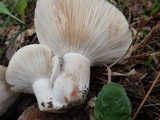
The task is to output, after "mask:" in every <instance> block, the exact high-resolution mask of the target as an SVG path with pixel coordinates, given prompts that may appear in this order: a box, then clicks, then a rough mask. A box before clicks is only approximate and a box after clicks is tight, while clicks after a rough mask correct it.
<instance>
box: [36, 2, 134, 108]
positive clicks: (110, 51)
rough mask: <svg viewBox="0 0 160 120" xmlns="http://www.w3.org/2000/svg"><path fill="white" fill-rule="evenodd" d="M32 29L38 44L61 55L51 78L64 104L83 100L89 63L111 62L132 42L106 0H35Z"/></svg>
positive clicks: (124, 24) (122, 18)
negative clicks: (59, 65)
mask: <svg viewBox="0 0 160 120" xmlns="http://www.w3.org/2000/svg"><path fill="white" fill-rule="evenodd" d="M35 28H36V33H37V36H38V39H39V42H40V44H44V45H47V46H49V47H50V48H51V49H52V50H53V52H54V54H56V55H58V56H59V57H60V58H62V69H61V71H60V74H59V75H58V77H54V78H51V81H52V84H53V85H54V87H53V93H54V96H55V98H56V99H57V100H58V101H60V103H63V104H65V105H66V106H65V107H72V106H74V105H78V104H81V103H83V102H84V101H85V99H86V97H87V93H88V91H89V82H90V67H91V66H95V65H100V64H111V63H113V62H115V61H116V60H117V59H119V58H120V57H122V56H123V55H124V54H125V53H126V51H127V50H128V48H129V46H130V44H131V42H132V37H131V31H130V29H129V25H128V22H127V20H126V18H125V16H124V15H123V14H122V12H121V11H120V10H118V9H117V8H116V7H115V6H114V5H112V4H111V3H109V2H107V1H106V0H38V1H37V5H36V10H35ZM118 63H119V64H124V63H125V62H124V60H123V59H122V60H121V61H119V62H118Z"/></svg>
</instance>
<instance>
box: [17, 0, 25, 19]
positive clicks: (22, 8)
mask: <svg viewBox="0 0 160 120" xmlns="http://www.w3.org/2000/svg"><path fill="white" fill-rule="evenodd" d="M27 5H28V4H27V0H20V1H19V2H18V3H17V5H16V10H17V12H18V13H19V14H20V15H21V18H22V20H23V21H25V9H26V7H27Z"/></svg>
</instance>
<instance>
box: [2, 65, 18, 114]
mask: <svg viewBox="0 0 160 120" xmlns="http://www.w3.org/2000/svg"><path fill="white" fill-rule="evenodd" d="M5 73H6V67H4V66H2V65H0V116H1V115H3V114H4V113H5V112H6V111H7V109H8V108H9V107H10V106H11V105H12V104H13V103H14V102H15V100H16V99H17V97H18V95H19V94H18V93H15V92H13V91H11V90H10V86H9V85H8V84H7V83H6V79H5Z"/></svg>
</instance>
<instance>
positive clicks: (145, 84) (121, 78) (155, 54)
mask: <svg viewBox="0 0 160 120" xmlns="http://www.w3.org/2000/svg"><path fill="white" fill-rule="evenodd" d="M110 1H111V2H112V3H113V4H115V5H116V6H117V7H118V8H119V9H120V10H121V11H122V12H123V13H124V15H125V16H126V18H127V20H128V22H129V25H130V29H131V31H132V34H133V36H132V37H133V43H132V49H131V51H130V52H131V57H130V58H129V59H128V62H127V63H126V64H125V65H124V66H120V65H114V66H113V67H112V68H111V70H112V72H115V73H116V74H114V75H112V81H113V82H116V83H119V84H121V85H122V86H123V87H124V88H125V90H126V92H127V95H128V97H129V99H130V101H131V104H132V114H131V117H132V119H133V118H134V120H160V1H159V0H110ZM2 2H3V3H4V4H5V5H6V6H7V8H8V9H9V10H10V11H11V13H12V14H13V15H14V16H15V17H17V18H19V19H21V20H22V21H25V24H23V23H21V22H19V21H17V20H16V19H14V18H13V17H11V16H8V15H6V14H0V65H3V66H6V67H7V66H8V62H9V60H10V59H11V57H12V55H13V54H14V53H15V52H16V51H17V50H18V49H20V48H21V47H23V46H26V45H29V44H34V43H38V40H37V37H36V33H35V30H34V9H35V1H33V0H29V1H28V2H27V4H26V6H25V5H24V4H23V3H22V6H24V14H23V9H20V10H21V11H22V13H21V12H17V10H19V9H16V7H17V6H16V5H13V2H12V1H7V0H2ZM0 13H1V12H0ZM18 13H19V14H18ZM20 13H21V14H20ZM132 71H134V74H132ZM107 73H108V71H107V67H106V65H101V66H98V67H92V68H91V83H90V92H89V98H92V97H93V96H95V95H97V94H98V93H99V91H100V90H101V88H102V86H103V85H105V84H106V83H107V79H108V75H107ZM119 73H121V75H119ZM89 98H88V99H89ZM29 106H32V107H30V108H29V109H31V110H30V111H31V112H30V113H28V114H29V116H30V117H31V118H30V120H33V119H35V118H36V119H37V120H50V119H53V118H54V120H62V119H63V120H89V115H88V108H86V104H84V105H81V106H78V107H75V108H71V109H70V110H69V112H67V113H63V114H54V113H45V112H40V111H39V110H38V108H37V105H36V99H35V97H34V95H31V94H21V95H20V97H19V98H18V100H17V101H16V102H15V103H14V104H13V105H12V106H11V107H10V108H9V109H8V111H7V112H6V113H5V114H4V115H3V116H1V117H0V120H17V119H18V117H19V116H20V115H21V114H22V113H23V111H24V110H26V109H27V108H28V107H29ZM28 111H29V110H28ZM32 115H33V116H34V117H35V118H34V117H32Z"/></svg>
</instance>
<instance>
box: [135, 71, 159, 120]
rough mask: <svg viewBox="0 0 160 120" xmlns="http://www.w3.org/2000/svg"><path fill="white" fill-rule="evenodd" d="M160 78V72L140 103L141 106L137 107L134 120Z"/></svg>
mask: <svg viewBox="0 0 160 120" xmlns="http://www.w3.org/2000/svg"><path fill="white" fill-rule="evenodd" d="M159 78H160V72H159V73H158V75H157V77H156V79H155V80H154V81H153V83H152V85H151V87H150V89H149V91H148V92H147V94H146V96H145V97H144V99H143V101H142V103H141V104H140V106H139V108H138V109H137V111H136V113H135V114H134V116H133V118H132V120H134V119H135V118H136V116H137V114H138V113H139V111H140V109H141V108H142V106H143V105H144V103H145V101H146V100H147V98H148V96H149V94H150V93H151V91H152V90H153V88H154V86H155V84H156V82H157V81H158V79H159Z"/></svg>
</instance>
